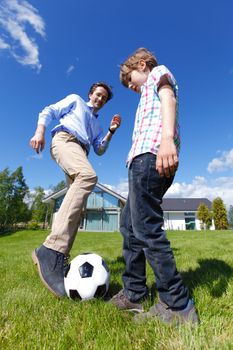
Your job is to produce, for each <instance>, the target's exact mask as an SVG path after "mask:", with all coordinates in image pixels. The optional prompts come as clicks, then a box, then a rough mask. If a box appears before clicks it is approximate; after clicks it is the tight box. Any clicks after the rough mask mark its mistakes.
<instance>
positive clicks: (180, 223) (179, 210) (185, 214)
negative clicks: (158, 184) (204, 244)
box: [162, 198, 214, 230]
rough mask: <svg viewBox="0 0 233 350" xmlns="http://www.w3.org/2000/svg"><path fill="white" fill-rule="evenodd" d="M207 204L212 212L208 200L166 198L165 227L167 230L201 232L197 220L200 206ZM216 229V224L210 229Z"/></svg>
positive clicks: (164, 200)
mask: <svg viewBox="0 0 233 350" xmlns="http://www.w3.org/2000/svg"><path fill="white" fill-rule="evenodd" d="M201 203H203V204H205V205H206V206H207V207H208V209H209V210H211V206H212V203H211V202H210V201H209V200H208V199H206V198H164V199H163V204H162V208H163V211H164V227H165V229H166V230H200V229H201V225H200V220H199V219H198V218H197V211H198V207H199V205H200V204H201ZM210 229H211V230H213V229H214V224H213V223H212V226H211V227H210Z"/></svg>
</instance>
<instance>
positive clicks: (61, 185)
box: [52, 180, 66, 192]
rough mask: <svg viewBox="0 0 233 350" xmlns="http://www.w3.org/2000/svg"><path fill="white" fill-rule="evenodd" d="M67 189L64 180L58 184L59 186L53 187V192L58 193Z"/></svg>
mask: <svg viewBox="0 0 233 350" xmlns="http://www.w3.org/2000/svg"><path fill="white" fill-rule="evenodd" d="M65 187H66V182H65V181H64V180H62V181H60V182H58V184H57V185H55V186H54V187H52V191H53V192H58V191H60V190H62V189H63V188H65Z"/></svg>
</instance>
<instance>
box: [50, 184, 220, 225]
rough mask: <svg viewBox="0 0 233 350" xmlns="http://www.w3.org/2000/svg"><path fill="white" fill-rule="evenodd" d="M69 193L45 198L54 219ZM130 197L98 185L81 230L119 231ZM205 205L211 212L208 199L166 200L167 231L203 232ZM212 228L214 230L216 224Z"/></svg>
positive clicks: (87, 208)
mask: <svg viewBox="0 0 233 350" xmlns="http://www.w3.org/2000/svg"><path fill="white" fill-rule="evenodd" d="M66 192H67V188H64V189H62V190H60V191H58V192H55V193H53V194H51V195H49V196H47V197H46V198H45V199H44V202H45V203H51V204H53V205H54V209H53V212H54V214H53V219H54V218H55V216H56V213H57V211H58V209H59V208H60V206H61V203H62V201H63V198H64V196H65V194H66ZM125 202H126V198H124V197H122V196H121V195H119V194H118V193H116V192H114V191H112V190H110V189H109V188H108V187H106V186H104V185H102V184H100V183H98V184H96V186H95V188H94V190H93V191H92V193H91V194H90V196H89V197H88V200H87V205H86V207H85V209H84V210H83V215H82V220H81V223H80V228H79V229H80V230H83V231H107V232H108V231H119V229H120V215H121V212H122V209H123V207H124V205H125ZM200 203H204V204H205V205H206V206H207V207H208V208H209V210H211V205H212V203H211V202H210V201H209V200H208V199H206V198H164V199H163V203H162V208H163V211H164V228H165V229H166V230H200V221H199V220H198V218H197V210H198V207H199V205H200ZM211 229H214V227H213V225H212V227H211Z"/></svg>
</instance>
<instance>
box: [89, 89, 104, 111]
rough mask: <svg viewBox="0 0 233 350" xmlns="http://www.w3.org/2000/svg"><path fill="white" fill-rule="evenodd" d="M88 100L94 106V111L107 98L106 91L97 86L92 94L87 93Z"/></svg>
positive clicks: (101, 105)
mask: <svg viewBox="0 0 233 350" xmlns="http://www.w3.org/2000/svg"><path fill="white" fill-rule="evenodd" d="M89 99H90V102H91V104H92V106H93V107H94V112H98V110H99V109H100V108H102V107H103V106H104V105H105V103H106V102H107V99H108V92H107V91H106V90H105V88H103V87H102V86H97V88H96V89H95V90H94V92H93V93H92V94H90V95H89Z"/></svg>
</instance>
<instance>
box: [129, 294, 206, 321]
mask: <svg viewBox="0 0 233 350" xmlns="http://www.w3.org/2000/svg"><path fill="white" fill-rule="evenodd" d="M155 318H158V319H160V320H161V321H162V322H164V323H167V324H170V323H175V324H176V325H180V324H184V323H190V324H192V325H197V324H198V323H199V320H198V316H197V313H196V310H195V306H194V302H193V300H191V299H190V300H189V302H188V305H187V306H186V308H185V309H183V310H179V311H175V310H171V309H170V308H169V307H168V306H167V305H166V304H164V303H162V302H161V301H159V302H158V303H157V304H156V305H153V306H152V307H151V308H150V309H149V311H148V312H145V313H143V314H140V315H136V316H134V321H135V322H137V323H140V322H144V321H149V320H152V319H155Z"/></svg>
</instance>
